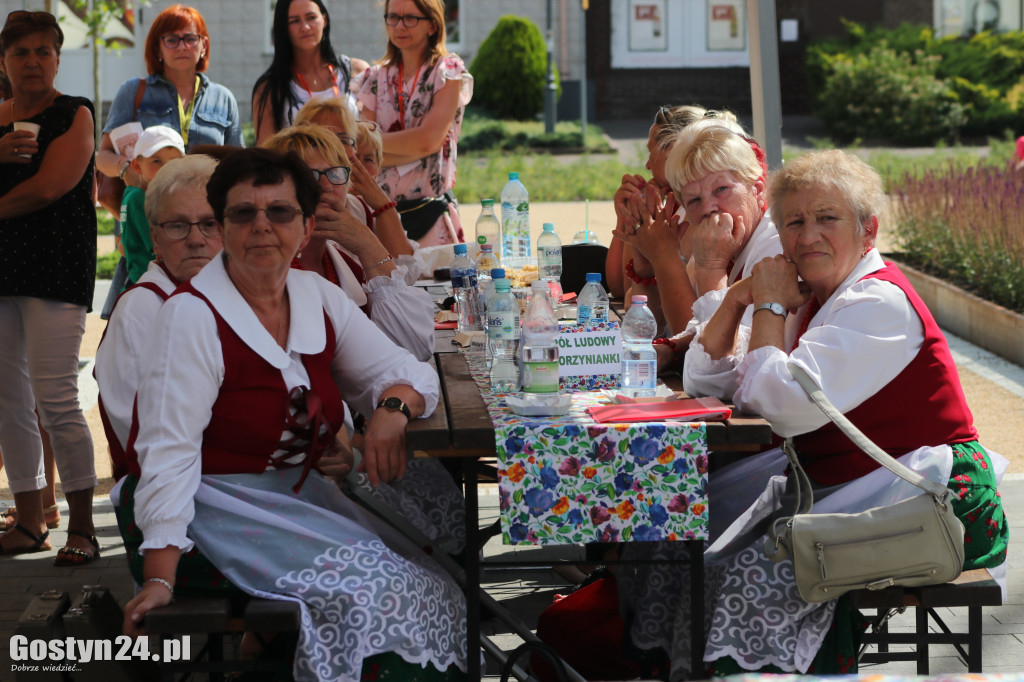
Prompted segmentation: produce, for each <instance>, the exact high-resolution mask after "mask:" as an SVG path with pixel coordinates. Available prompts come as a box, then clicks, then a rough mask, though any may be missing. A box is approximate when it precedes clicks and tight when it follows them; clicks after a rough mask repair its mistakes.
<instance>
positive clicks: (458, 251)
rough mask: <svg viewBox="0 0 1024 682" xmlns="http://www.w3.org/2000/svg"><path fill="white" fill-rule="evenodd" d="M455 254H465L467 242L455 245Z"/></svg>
mask: <svg viewBox="0 0 1024 682" xmlns="http://www.w3.org/2000/svg"><path fill="white" fill-rule="evenodd" d="M455 255H456V256H465V255H466V245H465V244H456V245H455Z"/></svg>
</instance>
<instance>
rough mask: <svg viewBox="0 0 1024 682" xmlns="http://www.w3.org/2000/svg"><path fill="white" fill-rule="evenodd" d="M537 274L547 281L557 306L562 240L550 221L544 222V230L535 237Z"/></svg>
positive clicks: (559, 299) (560, 295)
mask: <svg viewBox="0 0 1024 682" xmlns="http://www.w3.org/2000/svg"><path fill="white" fill-rule="evenodd" d="M537 275H538V276H539V277H540V278H541V280H543V281H545V282H547V284H548V290H549V291H550V292H551V299H552V303H553V305H554V306H555V307H556V308H557V307H558V304H559V303H561V302H562V240H561V239H559V238H558V235H557V234H555V226H554V224H552V223H544V231H543V232H542V233H541V235H540V236H539V237H537Z"/></svg>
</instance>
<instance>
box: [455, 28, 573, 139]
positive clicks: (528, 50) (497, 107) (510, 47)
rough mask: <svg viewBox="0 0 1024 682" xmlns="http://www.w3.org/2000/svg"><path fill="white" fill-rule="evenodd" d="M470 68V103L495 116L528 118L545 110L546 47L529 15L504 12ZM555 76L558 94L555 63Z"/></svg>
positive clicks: (481, 44)
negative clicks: (472, 81)
mask: <svg viewBox="0 0 1024 682" xmlns="http://www.w3.org/2000/svg"><path fill="white" fill-rule="evenodd" d="M469 70H470V72H471V73H472V74H473V79H474V81H475V82H474V85H473V104H475V105H480V106H482V107H483V108H485V109H487V110H488V111H489V112H490V113H491V114H493V115H494V116H495V117H496V118H512V119H517V120H527V119H532V118H534V117H535V116H537V114H539V113H540V112H542V111H544V90H545V88H546V87H547V48H546V47H545V45H544V36H543V35H541V32H540V29H539V28H537V25H536V24H535V23H533V22H532V21H530V20H529V19H528V18H526V17H517V16H513V15H511V14H507V15H505V16H503V17H502V18H501V19H499V20H498V23H497V24H496V25H495V26H494V29H493V30H492V31H491V32H490V34H489V35H488V36H487V38H485V39H484V41H483V42H482V43H480V48H479V50H478V51H477V53H476V58H475V59H473V63H472V64H471V65H470V67H469ZM554 78H555V86H556V87H557V88H558V96H561V94H562V85H561V81H560V79H559V77H558V67H557V66H554Z"/></svg>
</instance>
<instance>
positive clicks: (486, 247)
mask: <svg viewBox="0 0 1024 682" xmlns="http://www.w3.org/2000/svg"><path fill="white" fill-rule="evenodd" d="M480 250H481V251H493V250H494V247H493V246H491V245H490V244H481V245H480Z"/></svg>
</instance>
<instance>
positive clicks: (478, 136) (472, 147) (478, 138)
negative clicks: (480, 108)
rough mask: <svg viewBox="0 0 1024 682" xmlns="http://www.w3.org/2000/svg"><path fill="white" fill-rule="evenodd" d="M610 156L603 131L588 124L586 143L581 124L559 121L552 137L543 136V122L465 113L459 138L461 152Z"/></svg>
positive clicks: (544, 134)
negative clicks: (569, 152) (584, 152)
mask: <svg viewBox="0 0 1024 682" xmlns="http://www.w3.org/2000/svg"><path fill="white" fill-rule="evenodd" d="M583 148H586V150H587V151H590V152H599V153H607V152H610V151H611V147H610V146H609V145H608V141H607V140H606V139H605V138H604V132H603V131H602V130H601V128H600V127H598V126H596V125H593V124H590V123H588V124H587V136H586V143H584V140H583V131H582V128H581V126H580V122H579V121H560V122H558V123H556V124H555V131H554V132H553V133H550V134H548V133H545V132H544V123H543V122H542V121H506V120H498V119H493V118H490V117H488V116H486V115H484V114H480V113H476V112H473V111H472V110H471V111H469V112H467V113H466V118H465V120H464V121H463V122H462V134H461V135H460V137H459V152H460V153H462V152H479V151H489V150H494V149H499V150H506V151H511V150H517V149H533V150H549V151H559V150H579V149H583Z"/></svg>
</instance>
